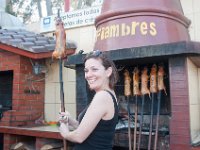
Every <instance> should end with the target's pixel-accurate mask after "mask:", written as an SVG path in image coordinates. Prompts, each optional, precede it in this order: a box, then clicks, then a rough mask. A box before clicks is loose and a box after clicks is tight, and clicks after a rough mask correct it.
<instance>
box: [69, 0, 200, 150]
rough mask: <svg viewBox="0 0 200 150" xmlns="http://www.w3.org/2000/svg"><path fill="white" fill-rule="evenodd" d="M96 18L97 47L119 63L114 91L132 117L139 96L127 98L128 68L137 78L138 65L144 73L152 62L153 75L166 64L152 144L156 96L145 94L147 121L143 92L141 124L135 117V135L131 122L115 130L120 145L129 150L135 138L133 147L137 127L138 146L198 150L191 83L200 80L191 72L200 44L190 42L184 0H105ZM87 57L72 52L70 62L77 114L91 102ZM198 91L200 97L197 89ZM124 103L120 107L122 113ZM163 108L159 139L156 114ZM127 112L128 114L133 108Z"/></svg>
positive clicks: (138, 105) (188, 22)
mask: <svg viewBox="0 0 200 150" xmlns="http://www.w3.org/2000/svg"><path fill="white" fill-rule="evenodd" d="M95 23H96V24H95V25H96V28H97V41H96V43H95V49H99V50H102V51H105V53H107V54H108V56H109V57H110V58H111V59H112V60H113V61H114V62H115V64H116V66H117V68H118V70H119V74H120V81H119V82H118V84H117V86H116V89H115V90H116V93H117V97H118V100H119V104H120V103H122V104H124V107H127V104H128V103H129V105H130V115H129V117H130V119H131V118H133V120H134V119H135V118H134V115H135V113H136V111H135V109H134V108H135V106H136V97H135V96H134V95H131V96H130V97H129V98H128V99H127V97H126V96H125V95H124V76H123V73H124V71H125V70H128V71H129V72H130V75H131V78H132V75H133V70H134V68H135V67H138V68H139V70H140V72H141V71H142V70H143V68H144V67H147V69H148V76H150V70H151V68H152V66H153V65H154V64H156V65H157V66H159V65H160V64H162V66H163V67H164V72H165V75H164V79H163V80H164V85H165V89H166V93H165V92H164V91H162V92H161V98H160V105H159V104H158V99H159V98H157V96H158V93H156V96H155V97H156V98H155V100H154V105H153V106H152V107H153V123H152V124H153V127H152V136H151V137H152V140H151V143H152V144H151V146H150V148H148V139H149V136H150V128H149V126H150V115H151V101H152V99H151V98H152V97H149V96H148V95H145V98H144V110H143V118H144V119H143V123H142V125H141V120H142V119H141V118H142V113H141V111H142V104H141V103H142V96H139V97H138V98H137V101H138V104H137V107H138V111H137V117H138V123H137V128H136V124H134V121H133V122H131V140H130V136H128V126H125V128H123V129H120V130H117V129H116V134H115V140H114V145H115V147H116V148H117V147H118V148H119V149H123V148H124V149H128V146H129V142H130V141H131V143H132V147H133V143H134V140H135V139H134V133H135V132H134V131H136V146H137V147H138V145H139V144H138V138H139V134H141V136H142V137H141V144H140V145H139V149H166V150H167V149H172V150H180V149H181V150H189V149H199V147H198V146H197V145H196V146H197V147H194V145H195V144H194V143H193V140H194V139H193V136H194V134H193V133H192V132H193V131H192V130H193V129H192V126H193V125H192V122H193V121H194V120H193V118H192V116H191V113H192V110H191V101H192V98H191V93H193V92H191V84H193V83H192V82H196V83H198V82H199V81H198V79H196V80H193V81H192V80H191V78H192V77H190V76H189V75H190V73H189V72H190V71H191V70H192V69H191V66H190V63H191V64H194V66H196V68H199V63H198V62H199V60H200V57H199V54H200V43H199V42H193V41H190V37H189V33H188V27H189V24H190V21H189V20H188V19H187V18H186V17H184V15H183V11H182V8H181V4H180V1H179V0H169V1H165V0H163V1H162V0H161V1H157V0H153V1H151V2H149V3H148V2H146V1H145V2H144V1H136V0H132V1H128V2H127V3H124V1H123V0H119V1H117V2H115V3H113V1H104V4H103V6H102V14H101V15H100V16H99V17H97V18H96V22H95ZM84 57H85V54H77V55H74V56H70V57H69V59H68V61H66V62H65V67H70V68H75V70H76V91H77V95H76V101H77V114H79V113H80V111H81V110H82V109H83V108H84V107H85V106H86V105H87V104H89V102H90V100H91V98H92V96H93V93H92V92H89V89H88V87H87V83H86V82H85V80H84V71H83V69H84V65H83V59H84ZM194 74H195V73H194ZM140 77H141V74H140ZM149 84H150V81H148V87H149ZM140 85H141V83H140ZM131 86H132V84H131ZM197 90H198V89H197ZM193 94H196V96H197V97H198V92H196V93H193ZM124 107H123V106H122V107H121V106H120V112H122V114H123V113H124V112H123V109H124ZM159 107H160V113H159V121H158V126H159V127H158V130H157V132H158V134H157V135H158V137H157V141H156V139H155V135H156V118H157V116H156V114H157V110H158V108H159ZM125 113H127V114H128V112H125ZM120 115H121V114H120ZM192 120H193V121H192ZM140 126H142V131H141V132H140V131H139V127H140ZM135 128H136V130H134V129H135ZM197 128H198V127H197ZM195 130H196V129H195ZM197 130H199V128H198V129H197ZM197 130H196V131H197ZM139 132H140V133H139ZM155 141H156V142H157V144H156V148H154V144H153V143H155ZM199 141H200V140H198V142H199ZM198 142H197V143H198Z"/></svg>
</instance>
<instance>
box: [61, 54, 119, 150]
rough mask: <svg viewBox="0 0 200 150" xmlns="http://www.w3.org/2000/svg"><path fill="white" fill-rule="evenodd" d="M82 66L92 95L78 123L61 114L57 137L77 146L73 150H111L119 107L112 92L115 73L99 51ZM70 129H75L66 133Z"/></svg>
mask: <svg viewBox="0 0 200 150" xmlns="http://www.w3.org/2000/svg"><path fill="white" fill-rule="evenodd" d="M84 63H85V69H84V71H85V79H86V80H87V83H88V85H89V88H90V89H91V90H94V91H95V95H94V97H93V99H92V101H91V103H90V104H89V106H88V107H87V108H86V109H85V110H83V112H82V113H81V114H80V115H79V118H80V119H79V120H78V121H76V120H75V119H72V117H71V116H70V114H69V113H68V112H65V113H60V127H59V130H60V134H61V135H62V136H63V138H65V139H66V140H69V141H71V142H74V143H76V144H75V147H74V149H75V150H112V142H113V138H114V133H115V126H116V124H117V122H118V104H117V99H116V95H115V92H114V86H115V84H116V82H117V80H118V73H117V70H116V67H115V65H114V63H113V62H112V61H111V60H109V59H108V58H107V57H106V55H105V54H104V53H103V52H101V51H99V50H96V51H93V52H91V53H89V54H88V55H87V56H86V58H85V61H84ZM67 118H68V119H67ZM69 125H71V126H74V127H76V129H75V130H73V131H69V128H68V127H69Z"/></svg>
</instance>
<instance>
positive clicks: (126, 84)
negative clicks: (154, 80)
mask: <svg viewBox="0 0 200 150" xmlns="http://www.w3.org/2000/svg"><path fill="white" fill-rule="evenodd" d="M124 95H125V96H127V97H129V96H131V77H130V73H129V71H128V70H125V71H124Z"/></svg>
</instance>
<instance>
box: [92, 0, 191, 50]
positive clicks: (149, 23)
mask: <svg viewBox="0 0 200 150" xmlns="http://www.w3.org/2000/svg"><path fill="white" fill-rule="evenodd" d="M189 24H190V21H189V20H188V19H187V18H186V17H185V16H184V15H183V11H182V8H181V4H180V1H179V0H168V1H166V0H160V1H157V0H153V1H149V2H147V1H145V0H140V1H137V0H129V1H127V2H126V3H124V1H123V0H118V1H114V0H109V1H104V3H103V6H102V12H101V15H100V16H98V17H97V18H96V20H95V25H96V28H97V40H96V43H95V49H100V50H102V51H109V50H118V49H122V48H132V47H139V46H148V45H156V44H163V43H171V42H178V41H189V40H190V37H189V32H188V27H189Z"/></svg>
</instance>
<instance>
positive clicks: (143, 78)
mask: <svg viewBox="0 0 200 150" xmlns="http://www.w3.org/2000/svg"><path fill="white" fill-rule="evenodd" d="M147 73H148V69H147V67H144V69H143V70H142V75H141V81H142V88H141V93H142V105H141V114H140V116H141V118H140V128H139V137H138V150H139V149H140V143H141V135H142V128H143V117H144V114H143V113H144V100H145V95H146V94H148V95H149V97H150V91H149V89H148V78H149V77H148V74H147Z"/></svg>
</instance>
